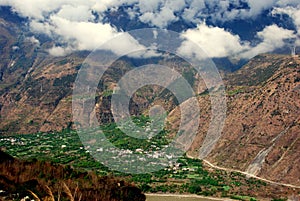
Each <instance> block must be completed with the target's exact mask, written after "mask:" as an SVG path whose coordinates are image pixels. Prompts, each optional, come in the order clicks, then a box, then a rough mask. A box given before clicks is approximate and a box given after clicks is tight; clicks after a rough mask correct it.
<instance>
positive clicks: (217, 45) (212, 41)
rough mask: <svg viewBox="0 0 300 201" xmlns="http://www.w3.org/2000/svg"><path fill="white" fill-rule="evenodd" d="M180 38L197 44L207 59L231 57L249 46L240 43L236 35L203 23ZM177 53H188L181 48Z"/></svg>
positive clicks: (245, 43) (186, 49) (186, 48)
mask: <svg viewBox="0 0 300 201" xmlns="http://www.w3.org/2000/svg"><path fill="white" fill-rule="evenodd" d="M182 36H183V37H184V38H187V39H188V40H190V41H192V42H194V43H195V44H197V45H198V46H199V47H200V48H201V49H203V50H204V51H205V52H206V53H207V55H208V56H209V57H226V56H233V55H236V54H238V53H240V52H243V51H245V50H247V49H248V48H249V44H248V43H247V42H242V41H241V40H240V37H239V36H238V35H233V34H232V33H230V32H228V31H226V30H224V29H222V28H219V27H211V26H208V25H206V24H205V23H202V24H200V25H198V27H197V28H196V29H189V30H187V31H186V32H184V33H183V34H182ZM184 45H187V44H186V43H185V44H184ZM184 49H185V50H184ZM179 51H188V47H181V49H180V50H179Z"/></svg>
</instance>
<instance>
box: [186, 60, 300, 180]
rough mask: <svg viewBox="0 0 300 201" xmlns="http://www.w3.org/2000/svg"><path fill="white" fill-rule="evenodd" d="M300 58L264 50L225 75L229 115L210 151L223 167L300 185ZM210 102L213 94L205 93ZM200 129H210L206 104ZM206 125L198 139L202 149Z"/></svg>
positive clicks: (202, 102) (196, 148)
mask: <svg viewBox="0 0 300 201" xmlns="http://www.w3.org/2000/svg"><path fill="white" fill-rule="evenodd" d="M299 70H300V60H299V58H298V57H296V58H293V57H290V56H284V55H260V56H257V57H255V58H254V59H252V60H251V61H250V62H249V63H248V64H246V65H245V66H244V67H243V68H241V69H240V70H238V71H236V72H234V73H232V74H228V75H226V76H225V79H224V80H225V82H226V86H227V101H228V105H227V109H228V111H227V117H226V122H225V127H224V129H223V132H222V136H221V138H220V139H219V141H218V143H217V145H216V147H215V148H214V149H213V151H212V153H211V154H210V155H209V156H208V159H207V160H209V161H210V162H212V163H213V164H215V165H218V166H221V167H227V168H232V169H238V170H242V171H245V172H248V173H251V174H255V175H258V176H261V177H264V178H268V179H270V180H273V181H278V182H285V183H291V184H295V185H299V184H300V178H299V174H298V173H299V171H300V169H299V165H298V164H299V163H300V161H299V160H300V158H299V149H298V148H299V143H300V141H299V138H298V133H299V129H300V127H299V126H300V125H299V122H300V119H299V115H300V105H299V98H300V93H299V86H300V85H299V84H300V83H299V81H300V76H299V75H300V74H299V72H300V71H299ZM199 102H201V105H205V103H206V104H207V105H209V99H208V97H200V100H199ZM202 109H203V113H202V114H201V116H204V117H205V116H206V118H204V119H203V121H201V122H202V124H201V126H200V127H201V128H207V126H208V125H207V123H208V122H209V118H210V115H209V113H210V112H209V110H210V108H209V107H204V108H202ZM205 132H206V129H202V130H201V131H200V133H199V135H198V137H197V140H195V142H194V145H193V148H192V150H191V151H192V152H193V151H194V152H195V153H196V154H197V150H198V149H199V147H201V143H202V141H203V136H205Z"/></svg>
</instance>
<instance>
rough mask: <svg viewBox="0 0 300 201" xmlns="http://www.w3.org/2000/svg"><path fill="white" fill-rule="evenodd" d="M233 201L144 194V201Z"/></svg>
mask: <svg viewBox="0 0 300 201" xmlns="http://www.w3.org/2000/svg"><path fill="white" fill-rule="evenodd" d="M177 200H180V201H233V200H232V199H229V198H214V197H205V196H200V195H179V194H151V193H150V194H146V201H177Z"/></svg>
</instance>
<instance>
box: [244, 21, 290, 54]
mask: <svg viewBox="0 0 300 201" xmlns="http://www.w3.org/2000/svg"><path fill="white" fill-rule="evenodd" d="M257 36H258V37H259V38H260V39H261V40H262V42H261V43H259V44H258V45H257V46H255V47H253V48H251V49H250V50H248V51H247V52H245V53H242V54H241V57H243V58H251V57H254V56H256V55H258V54H261V53H266V52H272V51H274V50H276V49H277V48H282V47H284V46H286V43H285V41H284V40H285V39H291V38H295V34H294V31H292V30H287V29H284V28H281V27H278V26H277V25H271V26H268V27H266V28H265V29H264V30H262V31H261V32H258V33H257Z"/></svg>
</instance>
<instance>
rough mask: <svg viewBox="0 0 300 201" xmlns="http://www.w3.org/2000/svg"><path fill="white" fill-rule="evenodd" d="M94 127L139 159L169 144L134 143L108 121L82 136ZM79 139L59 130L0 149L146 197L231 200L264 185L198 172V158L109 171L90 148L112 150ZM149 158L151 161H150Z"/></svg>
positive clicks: (161, 139) (3, 141)
mask: <svg viewBox="0 0 300 201" xmlns="http://www.w3.org/2000/svg"><path fill="white" fill-rule="evenodd" d="M134 121H135V123H136V124H138V125H139V126H140V127H146V126H147V125H148V124H149V118H147V117H142V118H139V119H134ZM99 129H101V130H102V131H103V133H104V135H105V136H102V137H105V139H107V140H109V141H110V142H111V143H112V144H113V145H114V146H115V147H117V148H118V149H123V150H127V152H129V151H130V152H132V153H134V154H141V156H143V155H147V154H149V153H152V152H155V151H158V150H161V149H163V148H164V147H166V146H167V145H168V143H169V140H170V139H168V137H167V134H168V131H166V130H163V131H161V132H160V133H159V134H158V135H156V136H155V137H153V138H152V139H151V140H150V139H145V140H142V141H141V140H140V139H134V138H132V137H128V136H126V135H125V134H124V133H123V132H122V131H121V130H120V129H119V128H118V127H117V125H115V124H113V123H112V124H107V125H105V126H101V127H99V128H94V129H89V130H86V131H85V133H86V134H87V135H93V134H94V132H97V130H99ZM82 140H85V139H82V138H81V139H80V138H79V136H78V134H77V132H75V131H72V130H64V131H62V132H52V133H36V134H29V135H15V136H10V137H4V136H2V137H0V147H2V148H4V149H5V150H6V152H7V153H9V154H11V155H12V156H15V157H17V158H20V159H26V160H31V159H38V160H42V161H51V162H53V163H59V164H64V165H70V166H73V167H75V168H79V169H85V170H92V171H95V172H97V173H98V174H99V175H112V176H116V177H121V178H122V179H125V180H127V181H129V182H134V183H135V184H137V185H138V186H139V187H140V188H141V189H142V190H143V192H149V193H179V194H182V193H191V194H198V195H204V196H216V195H217V194H218V195H222V196H223V197H232V196H235V195H236V192H237V189H239V188H241V187H245V186H246V187H249V188H253V189H255V188H257V189H259V188H260V187H261V186H264V185H266V184H265V183H263V182H261V181H258V180H254V179H251V178H250V179H248V178H246V177H245V176H243V175H241V174H238V173H231V174H227V173H224V172H221V171H215V172H208V171H207V170H205V169H204V168H203V166H202V161H201V160H194V159H189V158H187V157H185V156H184V155H182V156H181V157H180V158H179V159H178V160H177V161H176V162H175V163H170V164H166V166H165V168H163V169H161V170H160V171H156V172H154V173H151V174H138V175H135V174H132V175H131V174H125V173H122V172H118V171H114V170H111V169H109V168H108V167H106V166H105V165H103V164H102V163H101V162H98V161H96V160H95V159H94V158H93V157H92V156H91V155H90V153H91V152H95V150H98V151H100V152H101V153H108V154H110V153H112V152H114V151H115V150H113V149H112V148H111V147H105V146H104V147H97V148H93V147H86V146H83V144H82V142H81V141H82ZM100 140H101V139H100ZM108 157H109V155H108ZM119 158H120V164H121V163H123V164H124V163H126V161H124V160H125V159H124V158H122V156H121V157H119ZM153 160H154V161H155V158H154V159H153ZM154 164H155V163H154ZM150 199H151V198H150ZM166 199H167V198H166ZM246 200H247V199H246ZM252 200H255V199H254V198H253V199H252Z"/></svg>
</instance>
